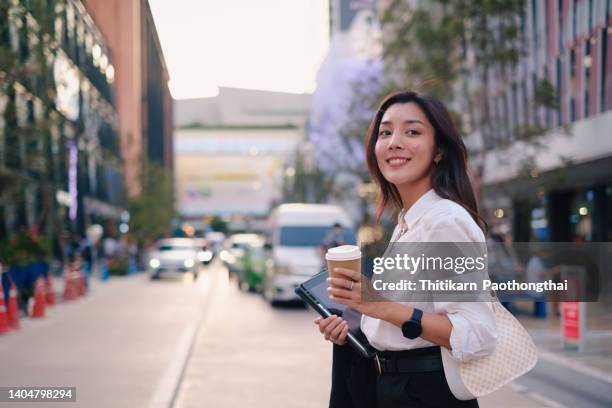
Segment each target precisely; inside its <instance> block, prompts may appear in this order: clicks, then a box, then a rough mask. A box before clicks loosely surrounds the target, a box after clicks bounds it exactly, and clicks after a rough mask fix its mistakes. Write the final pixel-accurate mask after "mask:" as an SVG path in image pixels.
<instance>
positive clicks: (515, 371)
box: [440, 300, 538, 400]
mask: <svg viewBox="0 0 612 408" xmlns="http://www.w3.org/2000/svg"><path fill="white" fill-rule="evenodd" d="M492 306H493V310H494V311H495V323H496V325H497V333H498V335H497V345H496V347H495V350H494V351H493V353H492V354H490V355H488V356H486V357H479V358H474V359H472V360H470V361H467V362H464V363H462V362H459V361H457V360H455V359H454V358H453V357H451V354H450V351H449V350H448V349H447V348H445V347H440V348H441V350H442V362H443V364H444V375H445V376H446V381H447V382H448V386H449V388H450V390H451V392H452V393H453V395H454V396H455V397H456V398H457V399H460V400H469V399H473V398H478V397H482V396H485V395H487V394H490V393H492V392H493V391H495V390H497V389H499V388H501V387H502V386H504V385H505V384H507V383H509V382H510V381H513V380H515V379H517V378H518V377H520V376H521V375H523V374H525V373H526V372H528V371H529V370H531V369H532V368H533V367H534V366H535V365H536V363H537V361H538V353H537V349H536V346H535V344H533V340H532V339H531V336H529V333H527V330H525V328H524V327H523V326H522V325H521V323H520V322H519V321H518V320H516V318H515V317H514V316H512V314H511V313H510V312H508V311H507V310H506V308H505V307H503V306H502V304H501V303H499V301H497V300H495V301H493V302H492Z"/></svg>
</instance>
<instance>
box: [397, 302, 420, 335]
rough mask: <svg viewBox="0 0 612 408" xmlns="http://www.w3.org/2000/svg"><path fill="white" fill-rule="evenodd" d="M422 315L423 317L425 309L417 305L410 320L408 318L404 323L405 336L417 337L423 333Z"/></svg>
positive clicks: (403, 332) (403, 331)
mask: <svg viewBox="0 0 612 408" xmlns="http://www.w3.org/2000/svg"><path fill="white" fill-rule="evenodd" d="M421 317H423V311H422V310H421V309H417V308H416V307H415V308H414V311H413V312H412V317H411V318H410V320H406V321H405V322H404V324H402V334H403V335H404V337H407V338H409V339H416V338H417V337H419V336H420V335H421V333H422V332H423V327H422V326H421Z"/></svg>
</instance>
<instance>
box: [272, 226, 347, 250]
mask: <svg viewBox="0 0 612 408" xmlns="http://www.w3.org/2000/svg"><path fill="white" fill-rule="evenodd" d="M330 229H331V228H330V227H327V226H288V227H282V228H281V230H280V245H282V246H302V247H304V246H305V247H318V246H319V245H320V244H321V242H323V240H324V239H325V236H326V235H327V234H328V232H329V231H330ZM342 235H343V237H344V240H345V241H346V243H347V244H351V245H354V244H355V242H356V241H357V239H356V237H355V231H353V229H351V228H343V229H342Z"/></svg>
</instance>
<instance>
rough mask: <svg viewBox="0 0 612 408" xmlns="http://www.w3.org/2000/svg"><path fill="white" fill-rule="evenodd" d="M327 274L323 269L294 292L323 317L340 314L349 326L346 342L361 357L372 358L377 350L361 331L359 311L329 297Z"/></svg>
mask: <svg viewBox="0 0 612 408" xmlns="http://www.w3.org/2000/svg"><path fill="white" fill-rule="evenodd" d="M327 276H328V273H327V270H325V269H324V270H323V271H321V272H319V273H318V274H316V275H315V276H313V277H312V278H310V279H309V280H307V281H306V282H304V283H302V284H301V285H298V286H297V287H296V288H295V293H296V294H297V295H298V296H299V297H300V298H302V300H304V301H305V302H306V303H307V304H308V305H310V306H311V307H312V308H313V309H314V310H316V311H317V313H319V314H320V315H321V316H323V317H329V316H331V315H334V314H335V315H336V316H342V318H343V319H344V320H346V322H347V323H348V326H349V332H348V334H347V336H346V337H347V341H348V343H349V344H350V345H351V346H353V348H354V349H355V350H357V351H358V352H359V353H360V354H361V355H362V356H363V357H366V358H374V356H375V354H376V351H377V350H376V349H375V348H374V347H372V345H370V343H368V339H367V338H366V336H365V334H363V332H362V331H361V313H359V312H358V311H356V310H354V309H351V308H349V307H347V306H345V305H341V304H338V303H335V302H333V301H332V300H331V299H330V298H329V295H328V294H327V288H328V286H329V285H328V284H327Z"/></svg>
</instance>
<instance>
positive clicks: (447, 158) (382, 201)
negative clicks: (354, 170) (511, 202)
mask: <svg viewBox="0 0 612 408" xmlns="http://www.w3.org/2000/svg"><path fill="white" fill-rule="evenodd" d="M409 102H414V103H416V104H417V105H418V106H419V107H420V108H421V110H422V111H423V112H424V113H425V116H427V119H428V120H429V122H430V123H431V125H432V126H433V128H434V142H435V146H436V148H437V149H439V151H440V152H441V153H442V160H440V161H439V162H438V164H437V165H435V166H434V170H433V174H432V180H431V184H432V187H433V189H434V191H435V192H436V193H437V194H438V195H439V196H440V197H442V198H446V199H449V200H452V201H454V202H456V203H457V204H459V205H461V206H462V207H463V208H465V209H466V210H467V211H468V212H469V213H470V215H471V216H472V218H473V219H474V221H476V223H477V224H478V226H479V227H480V228H481V229H482V230H483V231H484V232H485V233H486V230H487V223H486V222H485V220H484V219H483V218H482V217H481V216H480V214H479V213H478V205H477V204H476V197H475V195H474V189H473V188H472V183H471V181H470V178H469V176H468V171H467V149H466V148H465V144H464V143H463V139H462V138H461V135H460V134H459V131H458V130H457V127H456V126H455V123H454V122H453V119H452V117H451V115H450V114H449V112H448V110H447V109H446V107H445V106H444V104H443V103H442V102H441V101H440V100H439V99H438V98H436V97H435V96H432V95H428V94H418V93H416V92H412V91H407V92H398V93H394V94H391V95H388V96H387V97H385V99H384V100H383V101H382V103H381V104H380V106H379V108H378V110H377V111H376V113H375V114H374V118H373V119H372V122H371V123H370V128H369V129H368V135H367V140H366V159H367V162H368V169H369V171H370V175H371V176H372V179H373V180H374V182H376V183H377V184H378V186H379V187H380V194H379V196H378V203H377V204H378V205H377V209H376V216H377V219H380V217H381V216H382V214H383V212H384V211H385V208H387V206H389V205H392V206H394V207H395V209H397V210H400V209H401V208H402V198H401V196H400V194H399V191H398V190H397V187H396V186H395V185H394V184H392V183H390V182H389V181H387V180H386V179H385V177H384V176H383V174H382V173H381V171H380V168H379V167H378V161H377V160H376V154H375V152H374V149H375V146H376V141H377V140H378V129H379V127H380V122H381V120H382V117H383V115H384V113H385V111H386V110H387V109H388V108H389V107H390V106H391V105H394V104H396V103H409Z"/></svg>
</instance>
